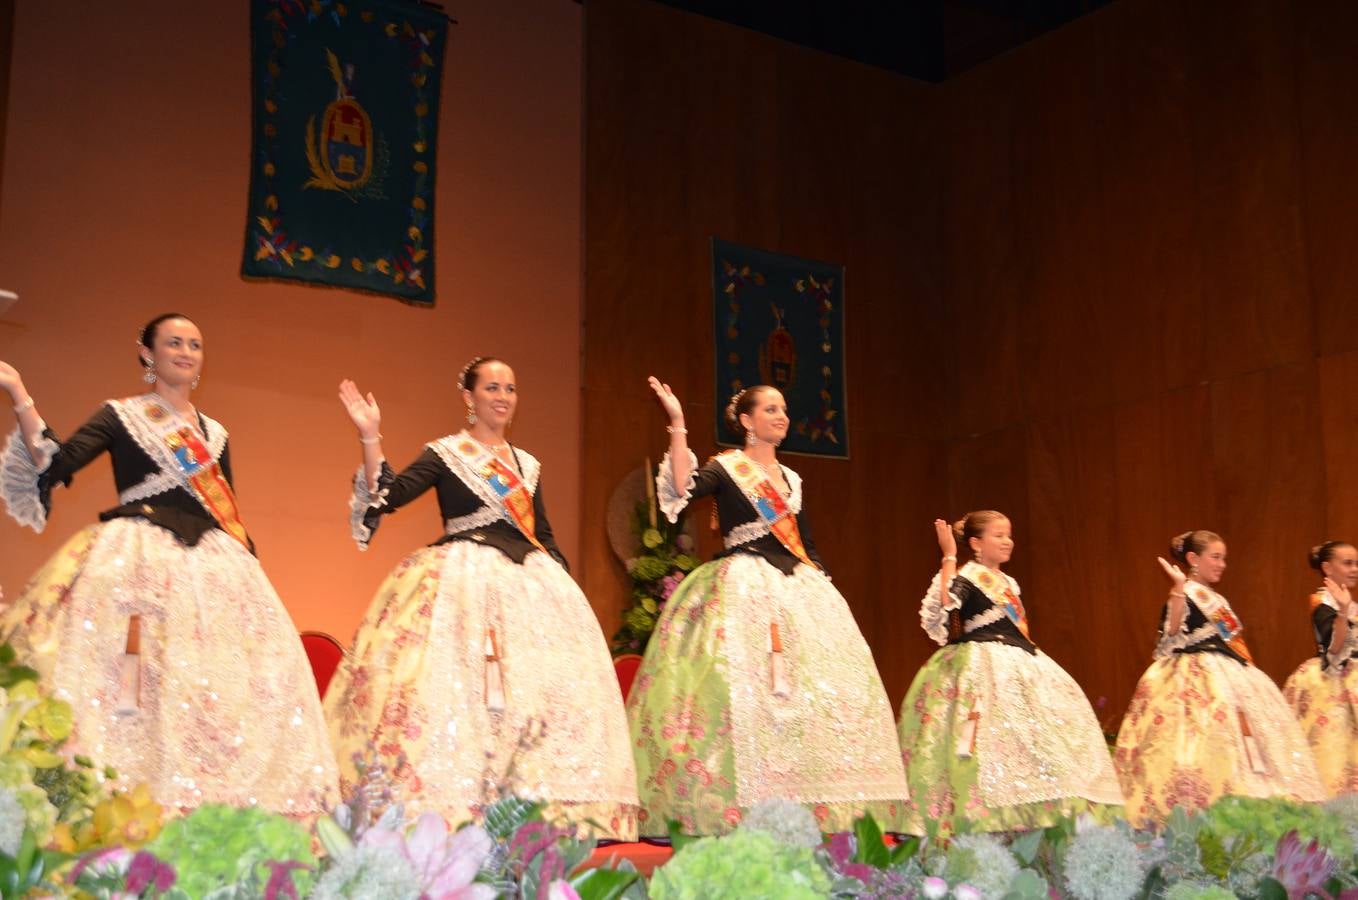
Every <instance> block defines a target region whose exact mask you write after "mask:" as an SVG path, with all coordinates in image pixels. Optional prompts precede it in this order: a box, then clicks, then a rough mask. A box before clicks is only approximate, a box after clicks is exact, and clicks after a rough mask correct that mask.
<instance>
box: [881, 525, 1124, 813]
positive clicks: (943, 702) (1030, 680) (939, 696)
mask: <svg viewBox="0 0 1358 900" xmlns="http://www.w3.org/2000/svg"><path fill="white" fill-rule="evenodd" d="M934 530H935V531H936V532H937V535H938V546H939V549H940V550H942V552H943V564H942V566H941V568H940V570H939V572H938V574H937V575H935V576H934V579H933V581H932V583H930V585H929V591H928V593H927V594H925V596H924V599H923V601H921V604H920V624H921V625H922V626H923V628H924V631H925V633H927V634H928V635H929V637H930V638H932V639H933V640H934V642H935V643H937V644H941V645H943V646H942V647H941V649H939V650H937V651H935V653H934V655H933V656H932V657H930V658H929V661H928V662H926V663H925V664H924V666H923V667H922V668H921V669H920V670H919V673H918V674H916V675H915V680H914V682H913V683H912V684H911V685H910V690H909V692H908V693H907V694H906V695H905V701H904V702H903V703H902V704H901V721H900V726H899V734H900V742H901V754H902V756H903V758H904V760H905V771H906V778H907V779H908V781H909V783H910V801H911V802H910V809H909V813H910V814H909V817H908V819H907V823H906V827H907V830H909V831H911V832H913V833H915V834H925V833H928V834H931V835H935V836H939V837H945V836H947V835H949V834H953V833H965V832H975V831H1020V830H1025V829H1033V828H1044V827H1046V826H1049V825H1051V824H1053V823H1055V822H1057V821H1059V820H1061V819H1063V818H1066V817H1068V816H1071V815H1075V814H1078V813H1081V812H1092V813H1096V814H1097V815H1098V816H1099V817H1101V818H1104V817H1111V815H1112V814H1113V813H1115V812H1118V811H1120V810H1118V806H1119V805H1120V804H1121V803H1122V792H1121V790H1119V788H1118V780H1117V775H1116V773H1115V772H1114V771H1113V763H1112V760H1111V758H1110V757H1109V754H1108V745H1107V743H1106V742H1105V740H1104V736H1103V732H1102V730H1101V729H1100V728H1099V721H1098V719H1097V718H1096V717H1095V715H1094V710H1093V709H1091V708H1090V706H1089V701H1088V700H1087V699H1086V698H1085V695H1084V692H1083V691H1081V690H1080V686H1079V685H1077V684H1076V683H1075V681H1074V679H1072V678H1071V677H1070V676H1069V675H1068V674H1066V672H1065V670H1064V669H1062V668H1061V667H1060V666H1059V665H1057V664H1056V663H1055V662H1054V661H1053V660H1052V659H1051V657H1049V656H1047V655H1046V654H1045V653H1043V652H1042V651H1041V650H1039V649H1038V648H1037V645H1036V644H1034V643H1033V640H1032V638H1031V637H1030V635H1029V633H1028V618H1027V615H1026V614H1025V612H1024V607H1023V601H1022V599H1020V591H1019V585H1018V582H1017V581H1015V580H1014V579H1013V578H1012V577H1010V576H1009V575H1007V574H1005V573H1004V572H1002V571H1001V570H1000V567H1001V566H1002V565H1004V564H1005V563H1007V562H1008V561H1009V557H1010V555H1011V554H1012V553H1013V551H1014V539H1013V532H1012V529H1011V526H1010V523H1009V519H1008V518H1007V517H1006V516H1004V515H1003V514H1002V513H998V512H995V511H994V510H980V511H977V512H971V513H967V515H966V516H965V517H963V518H962V519H961V520H959V521H958V522H957V523H956V524H955V525H952V526H949V525H948V523H947V522H944V521H943V520H942V519H938V520H936V521H935V522H934ZM958 540H963V541H965V542H966V543H967V546H968V548H969V549H970V550H971V553H972V558H971V559H970V560H969V561H968V562H967V563H966V565H964V566H962V568H961V569H960V570H959V569H958V568H957V541H958Z"/></svg>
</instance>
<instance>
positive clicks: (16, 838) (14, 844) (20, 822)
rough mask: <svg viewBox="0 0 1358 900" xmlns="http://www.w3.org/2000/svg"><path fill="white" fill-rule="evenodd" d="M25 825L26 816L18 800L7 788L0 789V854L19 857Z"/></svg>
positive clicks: (26, 821) (26, 822)
mask: <svg viewBox="0 0 1358 900" xmlns="http://www.w3.org/2000/svg"><path fill="white" fill-rule="evenodd" d="M27 824H28V814H27V813H26V812H24V808H23V805H22V804H20V803H19V798H18V797H16V796H15V795H14V792H13V791H11V790H9V789H8V788H0V853H4V854H6V855H8V856H18V855H19V845H20V844H21V843H23V839H24V826H25V825H27Z"/></svg>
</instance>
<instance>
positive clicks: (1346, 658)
mask: <svg viewBox="0 0 1358 900" xmlns="http://www.w3.org/2000/svg"><path fill="white" fill-rule="evenodd" d="M1309 561H1310V563H1311V568H1313V569H1315V570H1316V571H1317V572H1319V573H1320V575H1321V577H1322V578H1323V579H1324V583H1323V584H1322V585H1321V587H1320V589H1319V590H1317V591H1316V592H1315V593H1314V594H1312V595H1311V627H1312V629H1313V630H1314V633H1315V639H1316V655H1315V656H1313V657H1312V658H1310V659H1308V660H1307V661H1306V662H1304V663H1302V664H1301V665H1300V666H1298V667H1297V670H1296V671H1295V672H1293V673H1292V675H1291V676H1290V677H1289V678H1288V679H1287V683H1286V684H1285V685H1284V686H1283V696H1285V697H1286V698H1287V701H1288V702H1289V703H1291V704H1292V709H1293V710H1294V711H1295V712H1296V714H1297V719H1298V720H1299V721H1300V722H1301V730H1302V732H1303V733H1304V734H1305V735H1306V740H1307V742H1308V743H1309V744H1310V745H1311V750H1312V751H1313V752H1314V754H1315V759H1316V768H1318V769H1319V770H1320V779H1321V783H1322V784H1323V785H1324V786H1325V789H1326V790H1327V791H1329V793H1331V794H1333V795H1334V796H1339V795H1340V794H1350V793H1353V792H1355V791H1358V712H1355V710H1354V706H1353V705H1354V700H1355V698H1358V666H1355V665H1354V664H1353V658H1354V656H1355V655H1358V608H1355V607H1354V604H1353V598H1352V596H1351V594H1350V592H1351V591H1352V589H1353V588H1354V587H1355V586H1358V549H1354V546H1353V545H1352V544H1350V543H1349V542H1348V541H1326V542H1325V543H1323V544H1321V545H1320V546H1319V547H1315V548H1314V549H1312V550H1311V553H1310V560H1309Z"/></svg>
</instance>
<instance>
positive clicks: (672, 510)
mask: <svg viewBox="0 0 1358 900" xmlns="http://www.w3.org/2000/svg"><path fill="white" fill-rule="evenodd" d="M697 474H698V457H697V456H696V455H694V453H693V451H692V450H690V451H688V481H687V482H686V483H685V484H684V490H683V491H682V492H680V490H679V489H678V488H677V487H676V486H675V484H674V467H673V466H671V465H670V453H669V451H668V450H666V451H665V458H664V459H662V460H660V469H659V470H658V471H657V472H656V474H655V500H656V505H657V506H659V507H660V511H661V512H662V513H664V514H665V518H666V519H669V520H670V524H673V523H675V522H678V521H679V514H680V513H681V512H683V511H684V507H686V506H688V501H689V498H690V497H692V496H693V485H694V479H695V478H696V476H697Z"/></svg>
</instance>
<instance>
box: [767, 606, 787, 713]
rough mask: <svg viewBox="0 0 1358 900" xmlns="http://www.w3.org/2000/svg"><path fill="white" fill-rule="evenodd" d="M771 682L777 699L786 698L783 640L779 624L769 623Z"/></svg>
mask: <svg viewBox="0 0 1358 900" xmlns="http://www.w3.org/2000/svg"><path fill="white" fill-rule="evenodd" d="M769 681H770V687H771V688H772V690H773V695H774V696H775V697H786V696H788V694H790V693H791V691H789V690H788V686H787V669H786V668H785V667H784V664H783V639H782V637H780V636H779V634H778V623H777V622H770V623H769Z"/></svg>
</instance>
